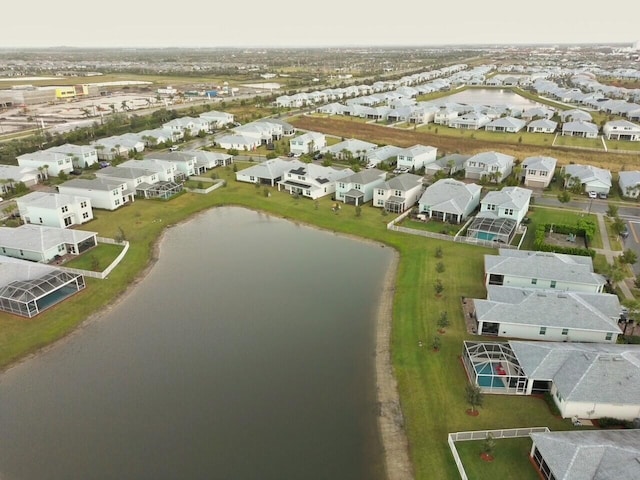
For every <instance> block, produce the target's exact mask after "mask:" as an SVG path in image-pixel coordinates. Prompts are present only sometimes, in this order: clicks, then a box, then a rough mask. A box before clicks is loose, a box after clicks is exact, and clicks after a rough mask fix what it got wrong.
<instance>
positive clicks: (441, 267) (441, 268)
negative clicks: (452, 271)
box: [436, 262, 444, 273]
mask: <svg viewBox="0 0 640 480" xmlns="http://www.w3.org/2000/svg"><path fill="white" fill-rule="evenodd" d="M436 272H438V273H442V272H444V263H442V262H438V263H436Z"/></svg>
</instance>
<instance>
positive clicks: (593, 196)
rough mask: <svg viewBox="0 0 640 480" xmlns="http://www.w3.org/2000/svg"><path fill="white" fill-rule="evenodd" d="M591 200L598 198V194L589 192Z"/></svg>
mask: <svg viewBox="0 0 640 480" xmlns="http://www.w3.org/2000/svg"><path fill="white" fill-rule="evenodd" d="M589 198H598V194H597V193H596V192H589Z"/></svg>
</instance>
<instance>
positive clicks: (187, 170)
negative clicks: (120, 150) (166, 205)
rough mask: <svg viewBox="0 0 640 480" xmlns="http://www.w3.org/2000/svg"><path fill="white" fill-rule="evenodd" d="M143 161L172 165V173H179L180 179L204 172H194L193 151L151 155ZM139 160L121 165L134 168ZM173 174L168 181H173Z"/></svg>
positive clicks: (194, 158)
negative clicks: (155, 161)
mask: <svg viewBox="0 0 640 480" xmlns="http://www.w3.org/2000/svg"><path fill="white" fill-rule="evenodd" d="M145 160H161V161H163V162H168V163H170V164H171V163H172V164H174V166H175V168H172V171H173V172H175V173H178V172H179V173H180V174H181V175H178V177H180V178H188V177H190V176H191V175H197V174H199V173H202V172H203V171H204V170H201V169H200V168H198V169H197V171H196V156H195V155H194V153H193V151H191V152H188V151H186V150H182V151H175V152H159V153H151V154H149V155H147V156H146V157H145ZM138 161H139V160H130V161H129V162H124V163H123V164H122V165H125V164H126V165H129V166H136V165H138V164H137V163H136V162H138ZM165 166H166V167H167V169H169V168H171V167H170V166H169V165H165ZM175 173H174V178H173V179H172V180H168V181H175Z"/></svg>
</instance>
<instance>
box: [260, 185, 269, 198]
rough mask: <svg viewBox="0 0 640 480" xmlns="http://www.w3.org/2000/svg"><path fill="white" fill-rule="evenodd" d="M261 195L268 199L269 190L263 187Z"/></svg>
mask: <svg viewBox="0 0 640 480" xmlns="http://www.w3.org/2000/svg"><path fill="white" fill-rule="evenodd" d="M262 194H263V195H264V196H265V197H270V196H271V193H269V189H268V188H267V187H264V189H263V190H262Z"/></svg>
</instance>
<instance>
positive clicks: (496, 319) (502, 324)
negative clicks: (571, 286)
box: [467, 285, 622, 343]
mask: <svg viewBox="0 0 640 480" xmlns="http://www.w3.org/2000/svg"><path fill="white" fill-rule="evenodd" d="M467 301H472V302H473V310H472V311H473V313H474V318H475V320H476V322H477V327H476V331H477V333H478V335H495V336H498V337H509V338H519V339H524V340H545V341H555V342H567V341H571V342H599V343H616V341H617V339H618V336H619V335H621V334H622V332H621V330H620V327H619V326H618V322H619V320H620V316H621V312H622V307H621V305H620V302H619V301H618V296H617V295H613V294H609V293H591V292H558V291H554V290H541V289H530V288H520V287H500V286H495V285H489V286H488V287H487V299H486V300H483V299H475V298H474V299H472V300H471V299H468V300H467Z"/></svg>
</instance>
